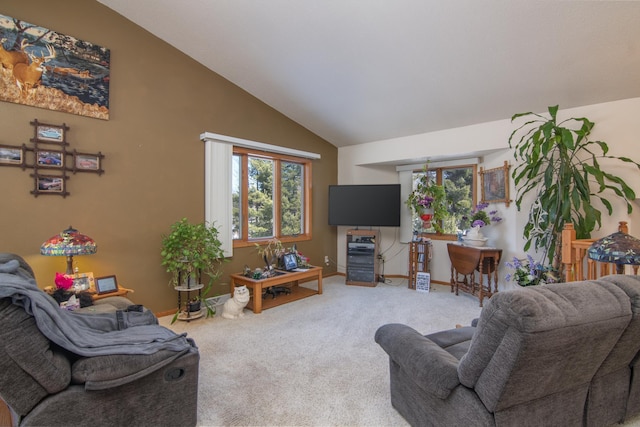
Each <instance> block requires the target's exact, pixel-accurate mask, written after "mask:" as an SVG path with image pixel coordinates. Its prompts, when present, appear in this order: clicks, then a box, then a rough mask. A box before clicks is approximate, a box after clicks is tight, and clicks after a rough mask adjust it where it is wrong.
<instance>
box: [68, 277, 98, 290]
mask: <svg viewBox="0 0 640 427" xmlns="http://www.w3.org/2000/svg"><path fill="white" fill-rule="evenodd" d="M71 277H72V278H73V290H74V291H76V292H80V291H88V290H89V289H91V288H94V287H95V285H94V280H93V273H76V274H72V275H71Z"/></svg>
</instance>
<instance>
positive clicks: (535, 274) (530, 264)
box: [505, 255, 558, 286]
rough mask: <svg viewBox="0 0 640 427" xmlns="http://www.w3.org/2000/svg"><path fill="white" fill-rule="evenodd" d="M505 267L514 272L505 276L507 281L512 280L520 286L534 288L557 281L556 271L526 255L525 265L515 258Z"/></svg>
mask: <svg viewBox="0 0 640 427" xmlns="http://www.w3.org/2000/svg"><path fill="white" fill-rule="evenodd" d="M507 267H509V268H513V269H514V270H515V271H514V272H513V273H509V274H507V275H506V276H505V279H506V280H507V281H510V280H513V281H514V282H516V283H517V284H518V285H520V286H535V285H539V284H540V283H555V282H557V281H558V278H557V276H556V271H555V270H554V269H553V268H552V267H550V266H546V267H545V266H543V265H542V264H540V263H539V262H537V261H534V260H533V258H532V257H531V255H527V260H526V263H525V262H524V261H523V260H520V259H518V258H516V257H513V261H511V262H507Z"/></svg>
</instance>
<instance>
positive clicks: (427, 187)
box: [405, 166, 449, 233]
mask: <svg viewBox="0 0 640 427" xmlns="http://www.w3.org/2000/svg"><path fill="white" fill-rule="evenodd" d="M405 204H406V205H407V206H408V207H409V208H410V209H411V210H412V211H413V212H415V213H416V214H417V215H418V216H419V217H420V219H422V221H423V222H424V223H425V225H427V227H426V228H429V227H430V226H433V228H434V229H435V230H436V231H438V232H439V233H442V222H443V221H444V220H445V219H446V218H447V217H448V216H449V211H448V205H449V203H448V202H447V194H446V193H445V191H444V187H443V186H442V185H439V184H437V183H436V182H435V181H433V180H432V179H431V177H430V174H429V173H428V170H427V167H426V166H425V168H424V173H423V174H422V175H421V176H420V178H419V179H418V182H417V185H416V188H415V190H413V191H412V192H411V194H409V197H407V200H406V201H405Z"/></svg>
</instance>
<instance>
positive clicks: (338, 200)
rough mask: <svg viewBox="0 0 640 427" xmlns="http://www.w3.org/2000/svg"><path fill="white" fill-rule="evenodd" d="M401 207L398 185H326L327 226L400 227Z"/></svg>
mask: <svg viewBox="0 0 640 427" xmlns="http://www.w3.org/2000/svg"><path fill="white" fill-rule="evenodd" d="M400 206H401V201H400V184H379V185H330V186H329V225H348V226H352V227H400Z"/></svg>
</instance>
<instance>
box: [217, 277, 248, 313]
mask: <svg viewBox="0 0 640 427" xmlns="http://www.w3.org/2000/svg"><path fill="white" fill-rule="evenodd" d="M249 297H250V295H249V289H247V287H246V286H244V285H243V286H237V287H236V288H235V289H234V291H233V298H229V299H228V300H227V301H226V302H225V303H224V306H223V311H222V317H224V318H225V319H237V318H239V317H243V316H244V312H243V310H244V307H245V306H246V305H247V303H248V302H249Z"/></svg>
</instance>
